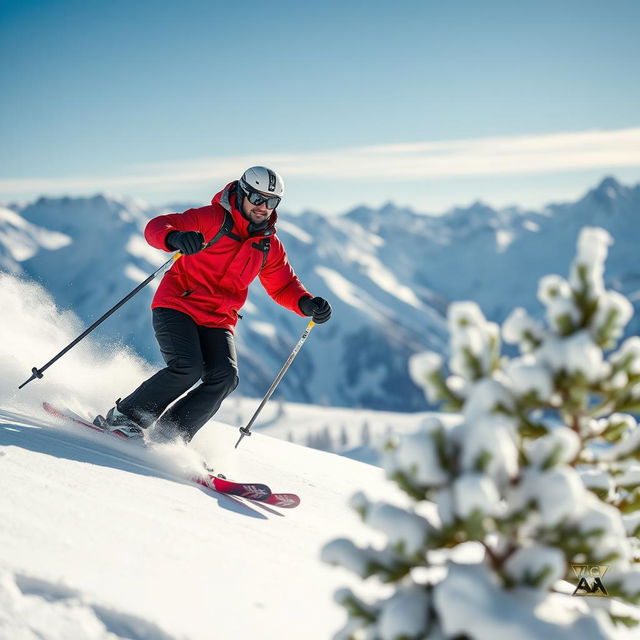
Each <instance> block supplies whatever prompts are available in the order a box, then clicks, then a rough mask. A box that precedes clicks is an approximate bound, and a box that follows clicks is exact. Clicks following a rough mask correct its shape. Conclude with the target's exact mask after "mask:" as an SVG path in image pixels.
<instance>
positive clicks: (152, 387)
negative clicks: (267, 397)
mask: <svg viewBox="0 0 640 640" xmlns="http://www.w3.org/2000/svg"><path fill="white" fill-rule="evenodd" d="M153 328H154V331H155V333H156V339H157V341H158V344H159V345H160V351H161V353H162V357H163V358H164V361H165V362H166V363H167V366H166V368H164V369H162V370H160V371H158V373H156V374H155V375H153V376H152V377H151V378H149V379H148V380H146V381H145V382H143V383H142V384H141V385H140V386H139V387H138V388H137V389H136V390H135V391H134V392H133V393H132V394H131V395H129V396H127V397H126V398H125V399H124V400H119V401H118V403H117V406H118V410H119V411H121V412H122V413H124V414H125V415H126V416H129V417H130V418H132V419H133V420H135V421H136V422H137V423H138V424H140V425H141V426H142V427H148V426H150V425H151V424H152V423H153V422H154V421H156V420H157V421H158V423H157V425H156V426H157V428H158V429H159V430H160V434H162V435H166V436H167V437H170V436H171V435H173V434H176V435H180V436H181V437H183V438H184V439H185V440H187V441H189V440H191V438H193V436H194V435H195V434H196V432H197V431H198V429H200V427H202V426H203V425H204V424H205V423H206V422H207V420H209V418H211V417H212V416H213V415H214V414H215V413H216V411H217V410H218V409H219V408H220V405H221V403H222V401H223V400H224V399H225V398H226V397H227V396H228V395H229V394H230V393H231V392H232V391H233V390H234V389H235V388H236V387H237V386H238V365H237V357H236V347H235V342H234V339H233V334H232V333H231V331H229V330H227V329H220V328H212V327H203V326H201V325H198V324H196V322H195V321H194V320H193V319H192V318H191V317H190V316H188V315H187V314H186V313H182V312H181V311H176V310H175V309H168V308H163V307H162V308H156V309H154V310H153ZM198 380H201V381H202V382H201V384H199V385H198V386H196V387H195V388H194V389H192V390H191V391H189V393H187V394H186V395H185V396H184V397H182V398H180V396H182V394H184V393H185V392H186V391H188V390H189V389H191V387H193V385H194V384H195V383H196V382H198ZM177 398H180V400H178V401H177V402H175V404H173V405H172V406H171V407H169V405H171V403H172V402H174V401H175V400H176V399H177ZM167 407H169V409H167Z"/></svg>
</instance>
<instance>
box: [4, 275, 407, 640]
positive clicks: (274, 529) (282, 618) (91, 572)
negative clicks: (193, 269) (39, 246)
mask: <svg viewBox="0 0 640 640" xmlns="http://www.w3.org/2000/svg"><path fill="white" fill-rule="evenodd" d="M0 289H2V291H3V302H4V305H5V306H4V309H3V313H2V314H0V330H1V333H2V336H3V337H4V336H11V340H8V339H6V340H5V339H3V340H2V341H0V360H1V361H2V362H3V367H2V370H1V371H0V514H2V526H1V527H0V638H2V640H5V638H6V639H7V640H35V639H38V640H70V639H73V640H75V639H76V638H78V639H82V640H98V639H99V640H115V639H117V638H123V639H126V640H169V639H171V640H173V639H187V640H198V639H202V640H210V639H211V638H224V639H225V640H236V639H237V640H244V639H245V638H255V639H258V640H260V639H265V640H271V639H274V640H276V639H277V640H280V639H282V638H303V637H304V638H318V640H320V639H322V640H324V639H325V638H328V637H330V636H331V635H332V633H333V632H335V631H336V630H337V629H338V628H340V626H341V625H342V624H343V622H344V613H343V611H342V609H341V607H339V606H338V605H337V604H335V603H334V601H333V593H334V591H335V589H337V588H338V587H341V586H342V585H347V584H351V585H353V583H352V578H351V576H350V575H349V574H347V573H346V572H343V571H341V570H335V569H331V568H329V567H328V566H327V565H324V564H322V563H321V561H320V549H321V547H322V546H323V544H324V543H326V542H327V541H329V540H330V539H332V538H334V537H336V536H354V535H355V536H356V537H361V539H362V540H363V541H370V542H376V539H375V538H371V537H370V534H369V533H368V532H367V531H365V530H364V529H363V527H362V526H361V524H360V522H359V520H358V519H357V517H356V516H355V514H354V513H353V512H352V511H351V509H350V508H349V507H348V506H347V501H348V499H349V498H350V497H351V495H352V494H353V493H354V492H355V491H356V490H358V489H367V490H368V491H371V494H372V495H379V496H380V497H383V496H387V497H390V496H391V494H395V490H394V488H393V486H392V485H389V484H388V483H387V482H386V481H385V480H384V478H383V472H382V470H381V469H379V468H377V467H373V466H369V465H367V464H363V463H361V462H357V461H354V460H350V459H348V458H346V457H342V456H337V455H333V454H329V453H325V452H321V451H317V450H314V449H311V448H307V447H304V446H300V445H298V444H293V443H289V442H286V441H283V440H279V439H277V438H271V437H268V436H266V435H263V434H262V433H260V431H261V429H264V431H267V430H269V429H275V428H277V427H276V423H275V421H274V420H273V418H274V415H273V414H274V411H277V412H278V413H281V414H284V416H286V421H287V429H288V430H292V431H294V432H295V436H294V437H295V439H297V440H299V441H301V442H304V441H305V434H308V433H309V431H308V430H309V429H312V428H313V427H314V425H315V424H317V423H318V422H317V421H318V416H316V420H315V422H314V421H312V420H309V419H308V417H309V416H310V415H313V414H314V413H315V414H320V413H321V412H322V409H321V408H316V409H315V410H314V409H313V408H311V407H296V406H289V405H287V406H286V407H284V408H283V407H282V406H281V405H279V404H278V403H274V405H273V406H267V408H266V409H265V415H264V419H265V422H264V423H263V425H262V427H261V426H260V425H257V426H256V429H255V432H256V433H255V434H254V435H253V436H252V437H251V438H246V439H245V440H244V441H243V442H242V444H241V445H240V447H239V448H238V449H235V448H234V444H235V442H236V439H237V437H238V431H237V427H238V426H240V424H238V423H237V422H235V418H236V417H238V416H239V415H240V416H241V417H243V416H246V415H248V413H249V411H250V410H254V409H255V406H256V402H255V401H254V400H248V399H244V400H240V399H239V398H238V397H236V398H233V399H230V400H229V404H228V406H227V403H225V405H224V407H225V409H224V411H226V412H227V414H228V415H230V417H231V419H230V420H229V421H230V422H232V423H233V426H229V425H226V424H224V423H220V422H214V421H211V422H210V423H209V424H207V425H206V426H205V427H203V429H202V430H201V431H200V432H199V433H198V435H197V436H196V438H195V439H194V441H193V442H192V443H191V445H190V447H188V448H187V447H184V446H178V445H165V446H164V447H156V448H155V449H150V450H149V449H144V448H141V447H138V446H136V443H135V442H121V441H118V440H116V439H114V438H110V437H108V436H105V435H102V434H98V433H94V432H92V431H89V430H84V429H82V428H81V427H78V426H74V425H64V424H59V423H57V422H56V421H55V420H54V419H53V418H52V417H51V416H49V415H48V414H45V413H44V412H43V411H42V409H41V408H40V407H41V404H42V401H43V400H45V399H46V400H49V401H51V402H53V403H55V404H58V405H62V406H69V407H71V408H73V409H74V410H76V411H78V412H80V413H82V414H84V415H87V416H90V415H92V414H95V412H96V411H104V410H105V409H106V408H108V407H109V406H110V403H111V402H112V398H113V397H115V395H116V394H117V393H118V389H119V388H122V387H123V386H127V385H131V384H134V382H135V381H136V380H138V379H140V378H142V377H144V376H145V375H147V374H148V369H147V368H146V366H145V364H144V363H143V362H141V361H140V360H139V359H137V358H135V357H134V356H132V355H131V354H130V353H127V352H125V351H119V350H117V349H111V350H110V351H106V350H104V349H103V347H102V346H101V345H100V343H98V342H95V341H94V340H93V339H92V338H89V339H87V341H85V342H83V343H81V344H80V345H78V347H77V348H76V349H74V350H72V351H71V352H69V354H67V356H65V358H63V359H62V360H60V361H59V363H56V365H54V367H52V368H51V369H50V370H48V371H47V372H46V373H45V377H44V378H43V379H42V380H37V381H33V382H32V383H30V384H29V385H27V386H26V387H25V388H24V389H22V390H21V391H18V389H17V385H18V384H19V383H20V382H22V381H23V380H24V379H25V378H26V377H28V375H29V372H30V368H31V366H32V363H35V362H39V361H40V358H41V352H42V351H43V349H45V348H51V349H57V348H58V347H59V346H60V345H62V344H64V343H66V342H68V341H69V340H70V338H71V337H72V336H73V334H74V333H75V332H76V331H77V329H78V325H79V321H78V319H77V318H75V317H73V316H72V315H71V314H61V313H60V312H59V310H58V309H56V307H55V306H54V305H53V302H52V300H51V299H50V297H49V296H48V294H47V293H46V292H45V291H44V290H42V289H41V288H40V287H38V286H37V285H34V284H29V283H24V282H20V281H19V280H17V279H16V278H14V277H13V276H10V275H7V274H4V275H0ZM352 413H354V412H352ZM369 413H371V412H369ZM348 416H349V412H348V411H347V410H345V409H342V410H339V413H335V412H334V413H325V414H324V415H323V416H322V418H323V420H324V422H323V423H322V424H326V423H327V422H328V423H329V424H331V425H332V427H333V426H334V422H335V428H337V429H340V428H342V427H343V426H344V425H345V421H346V420H347V419H348ZM385 420H390V421H392V416H391V415H388V416H386V418H385ZM348 426H349V425H348V424H347V427H348ZM408 426H409V425H408V423H407V427H408ZM357 435H359V431H358V433H357V434H356V436H357ZM354 442H355V440H352V444H353V443H354ZM203 459H205V460H206V461H207V462H208V463H209V464H212V465H213V466H214V468H216V469H217V470H218V471H220V472H223V473H224V474H226V475H227V476H228V477H229V478H235V479H238V480H247V481H256V482H266V483H267V484H269V485H270V486H271V487H272V488H273V489H274V490H276V491H291V492H295V493H298V494H299V495H300V497H301V499H302V503H301V505H300V506H299V507H298V508H296V509H292V510H278V509H275V508H272V507H269V508H264V507H262V508H261V507H259V506H256V505H254V504H248V503H243V502H242V501H238V500H237V499H233V498H230V497H225V496H222V495H218V494H215V493H212V492H209V491H207V490H205V489H202V488H200V487H198V486H195V485H193V484H191V483H189V482H187V481H185V479H184V478H185V476H189V474H190V473H193V472H195V471H197V470H200V469H201V465H202V460H203ZM353 586H355V585H353Z"/></svg>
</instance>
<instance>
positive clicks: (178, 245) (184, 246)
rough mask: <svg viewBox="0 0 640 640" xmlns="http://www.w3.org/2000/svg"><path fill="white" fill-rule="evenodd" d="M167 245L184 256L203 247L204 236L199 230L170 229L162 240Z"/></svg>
mask: <svg viewBox="0 0 640 640" xmlns="http://www.w3.org/2000/svg"><path fill="white" fill-rule="evenodd" d="M164 242H165V244H166V245H167V247H169V248H170V249H177V250H178V251H179V252H180V253H182V254H184V255H185V256H190V255H191V254H192V253H198V251H202V249H204V236H203V235H202V234H201V233H200V232H199V231H171V232H170V233H168V234H167V237H166V238H165V240H164Z"/></svg>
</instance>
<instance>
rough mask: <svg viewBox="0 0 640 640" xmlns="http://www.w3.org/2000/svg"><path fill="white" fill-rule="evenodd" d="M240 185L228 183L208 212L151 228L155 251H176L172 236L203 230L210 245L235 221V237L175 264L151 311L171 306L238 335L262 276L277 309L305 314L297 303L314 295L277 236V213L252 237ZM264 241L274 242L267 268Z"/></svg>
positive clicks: (168, 218)
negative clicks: (239, 200)
mask: <svg viewBox="0 0 640 640" xmlns="http://www.w3.org/2000/svg"><path fill="white" fill-rule="evenodd" d="M236 184H237V183H236V182H231V183H230V184H228V185H227V186H226V187H225V188H224V189H223V190H222V191H220V193H218V194H217V195H216V196H215V197H214V198H213V200H212V201H211V204H210V205H208V206H206V207H200V208H199V209H189V210H188V211H185V212H184V213H170V214H168V215H162V216H158V217H156V218H153V219H152V220H150V221H149V222H148V223H147V226H146V228H145V231H144V235H145V238H146V240H147V242H148V243H149V244H150V245H151V246H152V247H156V249H163V250H164V251H171V249H169V247H167V245H166V243H165V239H166V237H167V235H168V234H169V233H170V232H171V231H200V233H202V235H203V236H204V238H205V242H209V241H210V240H211V239H212V238H213V237H214V236H215V235H216V234H217V233H218V232H219V231H220V229H221V227H222V224H223V222H224V219H225V210H226V211H229V212H230V213H231V215H232V217H233V229H232V232H231V233H229V234H228V235H223V236H222V237H220V238H219V239H218V240H217V241H216V242H215V244H213V245H212V246H210V247H208V248H207V249H204V250H202V251H200V252H199V253H195V254H193V255H190V256H182V257H181V258H180V259H179V260H176V262H175V263H174V264H173V265H172V267H171V269H170V270H169V271H167V273H165V275H164V277H163V278H162V280H161V282H160V285H159V286H158V290H157V291H156V294H155V296H154V298H153V302H152V303H151V308H152V309H155V308H156V307H169V308H170V309H176V310H177V311H182V312H183V313H186V314H188V315H189V316H191V317H192V318H193V320H194V321H195V322H196V323H197V324H199V325H202V326H205V327H221V328H224V329H229V330H230V331H233V330H234V328H235V325H236V322H237V321H238V312H239V310H240V309H241V307H242V305H243V304H244V303H245V301H246V299H247V293H248V288H249V285H250V284H251V282H252V281H253V280H254V279H255V278H256V276H259V277H260V282H261V283H262V286H263V287H264V288H265V289H266V291H267V293H268V294H269V295H270V296H271V297H272V298H273V299H274V300H275V301H276V302H277V303H278V304H280V305H282V306H283V307H286V308H287V309H290V310H291V311H294V312H295V313H297V314H298V315H300V316H303V315H304V314H303V313H302V312H301V311H300V308H299V307H298V301H299V300H300V297H301V296H304V295H307V296H311V294H310V293H309V292H308V291H307V290H306V289H305V288H304V287H303V285H302V283H301V282H300V280H298V278H297V277H296V275H295V273H294V271H293V269H292V268H291V265H290V264H289V261H288V260H287V254H286V252H285V249H284V247H283V246H282V243H281V242H280V240H279V239H278V238H277V236H276V235H275V233H276V229H275V222H276V220H277V214H276V212H275V211H274V212H273V213H272V214H271V217H270V219H269V223H268V225H267V227H266V228H265V229H262V230H260V231H257V232H254V233H252V234H250V233H249V231H248V229H247V227H248V226H249V221H248V220H247V219H246V218H245V217H244V216H243V215H242V213H240V211H239V210H238V209H237V208H236V196H235V187H236ZM263 238H269V239H270V240H269V243H270V248H269V250H268V253H267V254H266V260H265V261H264V265H263V259H264V258H265V253H264V246H263V245H262V244H261V241H263Z"/></svg>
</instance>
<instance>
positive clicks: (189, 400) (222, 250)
mask: <svg viewBox="0 0 640 640" xmlns="http://www.w3.org/2000/svg"><path fill="white" fill-rule="evenodd" d="M283 194H284V183H283V181H282V178H281V177H280V175H279V174H278V173H277V172H275V171H273V170H272V169H267V168H266V167H251V168H249V169H247V170H246V171H245V172H244V173H243V174H242V176H241V178H240V179H239V180H234V181H233V182H230V183H229V184H228V185H227V186H226V187H225V188H224V189H222V191H220V192H219V193H218V194H217V195H216V196H215V197H214V198H213V200H212V201H211V204H210V205H208V206H205V207H200V208H198V209H189V210H188V211H185V212H184V213H172V214H168V215H161V216H158V217H156V218H153V219H152V220H150V221H149V223H148V224H147V226H146V228H145V238H146V240H147V242H148V243H149V244H150V245H151V246H153V247H156V248H157V249H163V250H164V251H179V252H180V253H181V254H182V257H181V258H180V259H178V260H176V262H175V263H174V264H173V266H172V268H171V269H170V270H169V271H167V273H165V275H164V277H163V278H162V281H161V282H160V285H159V287H158V290H157V291H156V294H155V296H154V298H153V302H152V304H151V308H152V315H153V328H154V331H155V335H156V339H157V341H158V344H159V345H160V351H161V353H162V357H163V359H164V361H165V363H166V365H167V366H166V367H165V368H164V369H162V370H160V371H158V372H157V373H156V374H155V375H153V376H152V377H151V378H149V379H148V380H146V381H145V382H143V383H142V384H141V385H140V386H139V387H138V388H137V389H136V390H135V391H133V393H131V394H130V395H128V396H127V397H126V398H124V399H120V398H118V400H117V401H116V406H115V407H113V408H111V409H110V410H109V411H108V412H107V415H106V417H102V416H97V417H96V419H95V420H94V423H95V424H96V425H98V426H101V427H103V428H107V429H110V430H113V429H118V430H120V431H124V432H126V433H128V434H129V435H131V436H134V437H135V436H141V435H142V431H141V429H145V428H147V427H149V426H151V425H152V424H153V423H154V422H155V423H156V430H155V431H154V435H155V437H158V438H159V439H162V440H168V439H173V438H175V437H182V438H183V439H184V440H185V441H186V442H189V441H190V440H191V439H192V438H193V436H194V435H195V434H196V432H197V431H198V429H200V428H201V427H202V426H203V425H204V424H205V423H206V422H207V420H209V418H211V417H212V416H213V415H214V414H215V413H216V411H217V410H218V409H219V407H220V404H221V403H222V401H223V400H224V399H225V398H226V397H227V396H228V395H229V394H230V393H231V392H232V391H233V390H234V389H235V388H236V386H237V385H238V365H237V358H236V349H235V343H234V336H233V332H234V328H235V325H236V322H237V320H238V318H240V317H241V316H240V315H239V313H238V312H239V310H240V309H241V307H242V305H243V304H244V303H245V301H246V299H247V292H248V287H249V285H250V284H251V282H252V281H253V280H254V279H255V278H256V276H258V277H259V278H260V282H261V283H262V286H263V287H264V288H265V289H266V291H267V293H268V294H269V295H270V296H271V297H272V298H273V299H274V300H275V301H276V302H277V303H278V304H280V305H282V306H283V307H286V308H287V309H290V310H291V311H293V312H294V313H297V314H298V315H300V316H312V317H313V321H314V322H315V323H317V324H321V323H323V322H326V321H327V320H329V318H330V316H331V306H330V305H329V303H328V302H327V301H326V300H325V299H323V298H320V297H317V296H316V297H314V296H312V295H311V294H310V293H309V292H308V291H307V290H306V289H305V287H304V286H303V285H302V283H301V282H300V281H299V280H298V278H297V277H296V275H295V273H294V271H293V269H292V268H291V266H290V264H289V262H288V260H287V254H286V252H285V249H284V247H283V245H282V243H281V241H280V240H279V238H278V237H277V235H276V228H275V223H276V220H277V213H276V208H277V207H278V205H279V204H280V201H281V199H282V196H283ZM198 380H201V384H199V385H198V386H196V387H195V388H193V389H191V387H192V386H193V385H194V384H195V383H196V382H197V381H198ZM189 389H191V391H189V393H187V395H185V396H184V397H182V398H180V400H178V401H177V402H174V401H175V400H176V399H177V398H179V397H180V396H182V395H183V394H184V393H185V392H186V391H188V390H189ZM172 403H173V404H172ZM170 405H171V406H170Z"/></svg>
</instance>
